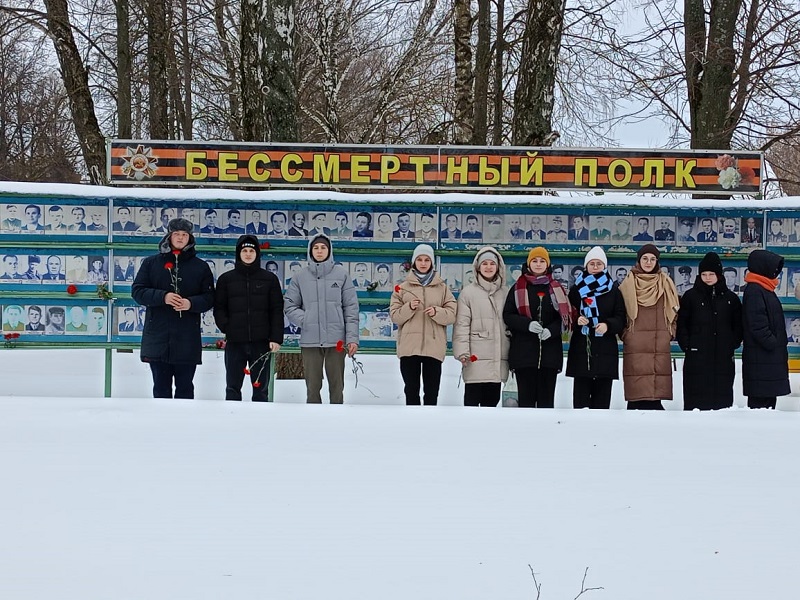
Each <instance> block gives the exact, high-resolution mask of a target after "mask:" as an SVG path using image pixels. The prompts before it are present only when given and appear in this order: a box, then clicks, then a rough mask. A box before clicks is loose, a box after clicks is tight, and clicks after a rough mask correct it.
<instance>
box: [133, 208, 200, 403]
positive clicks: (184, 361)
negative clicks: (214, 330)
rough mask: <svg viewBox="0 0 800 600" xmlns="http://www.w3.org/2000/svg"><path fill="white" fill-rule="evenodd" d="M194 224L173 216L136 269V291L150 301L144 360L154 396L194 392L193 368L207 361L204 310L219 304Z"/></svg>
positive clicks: (140, 301)
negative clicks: (202, 321)
mask: <svg viewBox="0 0 800 600" xmlns="http://www.w3.org/2000/svg"><path fill="white" fill-rule="evenodd" d="M192 228H193V226H192V224H191V223H190V222H189V221H187V220H186V219H183V218H178V219H172V220H171V221H170V222H169V224H168V225H167V232H166V234H165V235H164V237H163V238H162V239H161V241H160V242H159V244H158V250H159V252H158V254H154V255H153V256H148V257H147V258H145V259H144V261H142V266H141V267H140V268H139V272H138V273H137V274H136V278H135V279H134V281H133V286H131V296H133V299H134V300H135V301H136V302H137V303H138V304H140V305H142V306H146V307H147V312H146V314H145V321H144V331H143V332H142V351H141V356H142V362H146V363H148V364H149V365H150V370H151V371H152V373H153V397H154V398H172V395H173V394H172V385H173V380H174V383H175V397H176V398H194V383H193V379H194V373H195V370H196V369H197V365H199V364H200V363H201V362H202V353H203V346H202V339H201V337H200V336H201V334H200V331H201V329H200V316H201V315H202V313H204V312H205V311H207V310H209V309H210V308H211V307H212V306H213V304H214V278H213V276H212V275H211V269H209V267H208V264H207V263H206V261H204V260H203V259H201V258H199V257H198V256H197V253H196V251H195V240H194V235H192Z"/></svg>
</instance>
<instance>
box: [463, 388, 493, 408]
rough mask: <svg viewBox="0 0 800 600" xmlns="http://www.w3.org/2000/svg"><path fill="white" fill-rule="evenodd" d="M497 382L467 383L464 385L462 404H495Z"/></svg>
mask: <svg viewBox="0 0 800 600" xmlns="http://www.w3.org/2000/svg"><path fill="white" fill-rule="evenodd" d="M500 387H501V385H500V384H499V383H467V384H465V385H464V406H497V403H498V402H500Z"/></svg>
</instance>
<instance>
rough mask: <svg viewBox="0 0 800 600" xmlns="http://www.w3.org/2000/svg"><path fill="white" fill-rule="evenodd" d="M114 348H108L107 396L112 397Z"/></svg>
mask: <svg viewBox="0 0 800 600" xmlns="http://www.w3.org/2000/svg"><path fill="white" fill-rule="evenodd" d="M112 352H114V350H113V349H112V348H106V388H105V392H104V393H105V397H106V398H111V362H112V361H111V355H112Z"/></svg>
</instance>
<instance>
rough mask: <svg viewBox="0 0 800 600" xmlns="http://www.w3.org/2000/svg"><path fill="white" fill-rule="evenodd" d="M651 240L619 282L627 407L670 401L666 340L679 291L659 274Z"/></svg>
mask: <svg viewBox="0 0 800 600" xmlns="http://www.w3.org/2000/svg"><path fill="white" fill-rule="evenodd" d="M660 254H661V253H660V252H659V251H658V248H656V247H655V246H654V245H653V244H645V245H644V246H642V247H641V248H640V249H639V252H638V253H637V255H636V256H637V262H636V265H635V266H634V267H633V268H632V269H631V270H630V272H629V273H628V276H627V277H626V278H625V280H624V281H623V282H622V285H620V286H619V289H620V292H622V298H623V299H624V300H625V310H626V312H627V313H628V324H627V327H626V328H625V331H624V332H623V334H622V377H623V382H624V387H625V400H626V401H627V402H628V408H629V409H651V410H664V407H663V406H662V405H661V400H672V356H671V347H670V343H671V341H672V338H673V337H674V335H675V326H676V322H677V317H678V307H679V305H680V302H679V300H678V292H677V290H676V289H675V284H674V283H673V282H672V279H670V278H669V276H668V275H666V274H665V273H662V272H661V267H660V265H659V264H658V259H659V256H660Z"/></svg>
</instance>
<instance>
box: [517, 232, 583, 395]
mask: <svg viewBox="0 0 800 600" xmlns="http://www.w3.org/2000/svg"><path fill="white" fill-rule="evenodd" d="M570 312H571V309H570V307H569V301H568V300H567V294H566V292H565V291H564V288H563V287H562V286H561V284H560V283H559V282H558V281H556V280H555V279H553V277H552V275H551V274H550V255H549V254H548V252H547V250H545V249H544V248H542V247H541V246H539V247H536V248H533V249H532V250H531V251H530V252H529V253H528V262H527V264H526V268H525V270H524V272H523V274H522V275H520V277H519V279H517V281H516V283H515V284H514V285H513V286H511V290H510V291H509V293H508V297H507V298H506V303H505V306H504V307H503V321H505V324H506V326H507V327H508V330H509V331H510V332H511V347H510V348H509V352H508V366H509V368H510V369H512V370H513V371H514V375H515V377H516V379H517V403H518V405H519V406H520V407H523V408H553V406H554V403H555V393H556V378H557V377H558V373H560V372H561V367H562V365H563V363H564V356H563V354H564V352H563V348H562V345H561V331H562V328H568V327H569V324H570Z"/></svg>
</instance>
